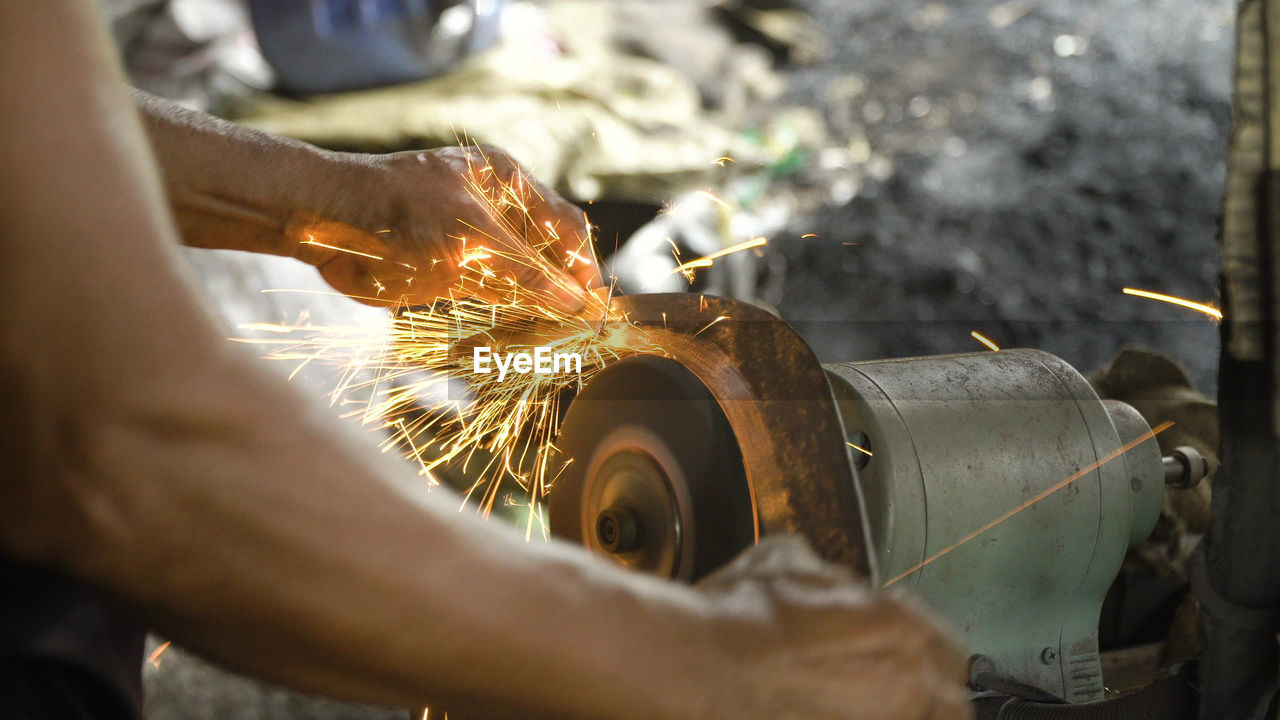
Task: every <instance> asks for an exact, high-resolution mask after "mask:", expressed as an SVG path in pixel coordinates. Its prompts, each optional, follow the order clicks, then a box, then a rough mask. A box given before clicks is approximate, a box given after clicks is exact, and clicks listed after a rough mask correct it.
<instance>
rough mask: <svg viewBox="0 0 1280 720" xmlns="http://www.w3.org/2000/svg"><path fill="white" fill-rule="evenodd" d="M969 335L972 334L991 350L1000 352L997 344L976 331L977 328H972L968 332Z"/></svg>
mask: <svg viewBox="0 0 1280 720" xmlns="http://www.w3.org/2000/svg"><path fill="white" fill-rule="evenodd" d="M969 335H970V336H972V337H973V339H974V340H977V341H978V342H980V343H982V344H983V345H986V346H987V347H989V348H991V351H992V352H1000V346H999V345H996V344H995V343H993V342H991V339H990V338H988V337H987V336H986V335H983V334H982V333H980V332H978V331H977V330H974V331H973V332H971V333H969Z"/></svg>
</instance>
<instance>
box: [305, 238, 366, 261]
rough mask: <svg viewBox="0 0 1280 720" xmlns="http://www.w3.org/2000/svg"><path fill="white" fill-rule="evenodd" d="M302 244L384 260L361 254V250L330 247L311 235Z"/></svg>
mask: <svg viewBox="0 0 1280 720" xmlns="http://www.w3.org/2000/svg"><path fill="white" fill-rule="evenodd" d="M302 244H303V245H315V246H316V247H322V248H326V249H328V250H337V251H338V252H341V253H347V254H348V255H359V256H360V257H367V258H370V259H372V260H382V259H383V258H382V257H380V256H378V255H370V254H369V253H365V252H360V251H359V250H349V249H347V248H343V247H338V246H337V245H329V244H327V243H322V242H320V241H319V240H316V239H315V238H314V237H313V236H311V235H308V236H307V239H306V240H303V241H302Z"/></svg>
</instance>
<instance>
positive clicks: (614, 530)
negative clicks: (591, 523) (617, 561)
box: [596, 507, 637, 553]
mask: <svg viewBox="0 0 1280 720" xmlns="http://www.w3.org/2000/svg"><path fill="white" fill-rule="evenodd" d="M636 536H637V532H636V517H635V515H634V514H632V512H631V511H630V510H627V509H625V508H617V507H611V508H608V509H606V510H601V511H600V515H599V516H598V517H596V538H597V539H598V540H599V541H600V546H601V547H603V548H604V549H605V550H607V551H609V552H611V553H624V552H627V551H630V550H634V549H635V548H636Z"/></svg>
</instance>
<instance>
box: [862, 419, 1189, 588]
mask: <svg viewBox="0 0 1280 720" xmlns="http://www.w3.org/2000/svg"><path fill="white" fill-rule="evenodd" d="M1171 427H1173V423H1172V422H1170V421H1165V422H1162V423H1160V424H1159V425H1157V426H1155V427H1154V428H1152V429H1151V430H1150V431H1148V432H1146V433H1144V434H1143V435H1142V436H1141V437H1139V438H1137V439H1135V440H1131V441H1129V442H1128V443H1125V445H1124V446H1123V447H1121V448H1120V449H1119V450H1116V451H1115V452H1113V453H1111V454H1109V455H1107V456H1106V457H1104V458H1102V459H1101V460H1099V461H1097V462H1095V463H1093V464H1092V465H1090V466H1089V467H1086V468H1085V469H1083V470H1081V471H1079V472H1076V473H1073V474H1072V475H1071V476H1070V477H1068V478H1067V479H1066V480H1063V481H1061V482H1059V483H1057V484H1056V485H1052V486H1050V487H1049V488H1046V489H1045V490H1043V491H1041V492H1040V493H1039V494H1037V495H1036V496H1035V497H1033V498H1031V499H1030V500H1027V501H1026V502H1024V503H1022V504H1021V505H1019V506H1018V507H1016V508H1014V509H1012V510H1010V511H1009V512H1007V513H1005V514H1003V515H1001V516H1000V517H998V518H996V519H995V520H992V521H991V522H989V523H987V524H986V525H983V526H982V527H980V528H978V529H977V530H974V531H973V532H971V533H969V534H968V535H965V536H964V537H962V538H960V539H959V540H957V541H955V542H953V543H951V544H950V545H948V546H946V547H944V548H942V549H941V550H939V551H938V552H936V553H934V554H933V555H930V556H929V557H927V558H925V559H924V560H923V561H921V562H919V563H916V564H915V565H913V566H911V567H910V568H907V569H906V570H905V571H903V572H901V573H899V574H898V575H897V576H895V577H894V578H893V579H891V580H889V581H888V582H886V583H885V584H884V585H882V586H881V587H889V586H890V585H892V584H894V583H896V582H898V581H899V580H901V579H903V578H905V577H907V576H908V575H911V574H913V573H915V572H918V571H920V570H922V569H923V568H924V567H925V566H926V565H928V564H929V563H932V562H933V561H935V560H937V559H938V558H940V557H942V556H944V555H946V554H947V553H949V552H951V551H952V550H955V549H956V548H958V547H960V546H961V545H964V544H965V543H967V542H969V541H970V540H972V539H974V538H976V537H978V536H979V535H981V534H982V533H984V532H986V531H988V530H990V529H991V528H993V527H995V526H997V525H999V524H1000V523H1002V522H1004V521H1005V520H1008V519H1009V518H1011V517H1013V516H1014V515H1017V514H1018V513H1020V512H1022V511H1023V510H1026V509H1027V508H1029V507H1031V506H1032V505H1035V504H1036V503H1038V502H1040V501H1041V500H1043V499H1045V498H1047V497H1049V496H1050V495H1052V494H1054V493H1056V492H1058V491H1059V490H1061V489H1062V488H1064V487H1067V486H1068V485H1070V484H1071V483H1073V482H1075V481H1077V480H1079V479H1080V478H1082V477H1084V476H1085V475H1088V474H1089V473H1091V472H1093V471H1094V470H1097V469H1098V468H1100V467H1102V466H1103V465H1106V464H1107V463H1109V462H1111V461H1112V460H1115V459H1116V458H1118V457H1120V456H1121V455H1124V454H1125V453H1127V452H1129V451H1130V450H1132V449H1134V448H1135V447H1137V446H1139V445H1141V444H1142V443H1144V442H1146V441H1148V440H1150V439H1151V438H1153V437H1155V436H1156V435H1159V434H1160V433H1162V432H1164V431H1165V430H1168V429H1169V428H1171Z"/></svg>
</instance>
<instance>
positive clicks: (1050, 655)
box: [1040, 647, 1058, 665]
mask: <svg viewBox="0 0 1280 720" xmlns="http://www.w3.org/2000/svg"><path fill="white" fill-rule="evenodd" d="M1057 659H1058V651H1057V650H1054V649H1053V648H1051V647H1047V648H1045V649H1044V650H1041V651H1040V662H1042V663H1044V664H1045V665H1052V664H1053V661H1054V660H1057Z"/></svg>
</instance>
